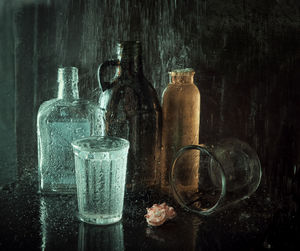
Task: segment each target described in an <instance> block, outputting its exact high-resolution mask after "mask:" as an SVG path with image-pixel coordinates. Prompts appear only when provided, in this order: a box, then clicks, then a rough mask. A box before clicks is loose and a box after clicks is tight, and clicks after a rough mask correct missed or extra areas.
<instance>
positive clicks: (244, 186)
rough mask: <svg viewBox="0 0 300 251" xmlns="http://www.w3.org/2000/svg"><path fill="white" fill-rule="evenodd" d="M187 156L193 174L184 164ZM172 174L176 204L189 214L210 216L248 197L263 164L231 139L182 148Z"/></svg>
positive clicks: (170, 176)
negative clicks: (192, 161)
mask: <svg viewBox="0 0 300 251" xmlns="http://www.w3.org/2000/svg"><path fill="white" fill-rule="evenodd" d="M185 155H188V156H189V157H190V158H192V159H194V162H195V163H193V165H198V171H195V173H191V171H190V170H192V169H191V167H190V166H189V165H184V163H182V160H184V159H185V158H186V157H185ZM190 163H191V162H189V164H190ZM169 174H170V175H169V179H170V184H171V188H172V191H173V195H174V197H175V199H176V200H177V202H178V203H179V204H180V205H181V206H183V207H184V208H186V209H187V210H189V211H192V212H195V213H198V214H201V215H209V214H211V213H213V212H215V211H216V210H219V209H221V208H224V207H227V206H229V205H232V204H235V203H237V202H239V201H240V200H243V199H245V198H247V197H249V196H250V195H251V194H252V193H253V192H254V191H255V190H256V189H257V187H258V186H259V183H260V180H261V165H260V161H259V158H258V156H257V153H256V152H255V151H254V150H253V149H252V148H251V147H250V146H249V145H248V144H247V143H245V142H243V141H240V140H238V139H235V138H230V139H224V140H221V141H220V142H218V143H217V144H209V145H204V144H202V145H188V146H184V147H182V148H181V149H180V150H179V151H178V152H177V155H176V157H175V159H174V161H173V164H172V168H171V170H170V173H169ZM186 177H188V178H186ZM195 183H198V186H195Z"/></svg>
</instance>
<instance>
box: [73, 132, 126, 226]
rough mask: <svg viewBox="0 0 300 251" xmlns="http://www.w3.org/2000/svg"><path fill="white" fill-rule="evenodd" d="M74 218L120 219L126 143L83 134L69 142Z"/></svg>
mask: <svg viewBox="0 0 300 251" xmlns="http://www.w3.org/2000/svg"><path fill="white" fill-rule="evenodd" d="M72 146H73V151H74V155H75V175H76V185H77V199H78V211H79V212H78V217H79V219H80V220H82V221H84V222H87V223H92V224H100V225H106V224H112V223H115V222H117V221H119V220H120V219H121V218H122V211H123V202H124V189H125V176H126V165H127V154H128V149H129V142H128V141H127V140H126V139H122V138H117V137H106V136H103V137H98V136H94V137H87V138H83V139H78V140H75V141H73V142H72Z"/></svg>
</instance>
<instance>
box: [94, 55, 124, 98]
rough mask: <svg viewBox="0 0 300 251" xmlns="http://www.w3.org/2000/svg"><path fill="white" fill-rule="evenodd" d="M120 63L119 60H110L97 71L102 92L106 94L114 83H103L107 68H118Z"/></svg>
mask: <svg viewBox="0 0 300 251" xmlns="http://www.w3.org/2000/svg"><path fill="white" fill-rule="evenodd" d="M118 65H119V61H118V60H108V61H105V62H104V63H102V64H100V65H99V67H98V70H97V80H98V84H99V88H100V92H104V91H105V90H107V89H109V88H110V86H111V83H112V82H104V81H103V71H104V69H106V68H107V67H110V66H118Z"/></svg>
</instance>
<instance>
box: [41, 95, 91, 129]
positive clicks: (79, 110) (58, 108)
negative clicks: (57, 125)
mask: <svg viewBox="0 0 300 251" xmlns="http://www.w3.org/2000/svg"><path fill="white" fill-rule="evenodd" d="M95 109H96V104H94V103H92V102H89V101H86V100H80V99H79V100H73V101H68V100H63V99H53V100H49V101H46V102H44V103H43V104H42V105H41V107H40V109H39V112H38V123H41V122H42V121H46V120H50V121H66V120H80V119H85V118H89V117H90V116H91V114H93V113H94V111H95Z"/></svg>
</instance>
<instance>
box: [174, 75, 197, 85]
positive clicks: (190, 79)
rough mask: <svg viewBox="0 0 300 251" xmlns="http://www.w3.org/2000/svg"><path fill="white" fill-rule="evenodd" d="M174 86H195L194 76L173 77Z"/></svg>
mask: <svg viewBox="0 0 300 251" xmlns="http://www.w3.org/2000/svg"><path fill="white" fill-rule="evenodd" d="M171 83H172V84H185V85H186V84H194V76H171Z"/></svg>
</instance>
